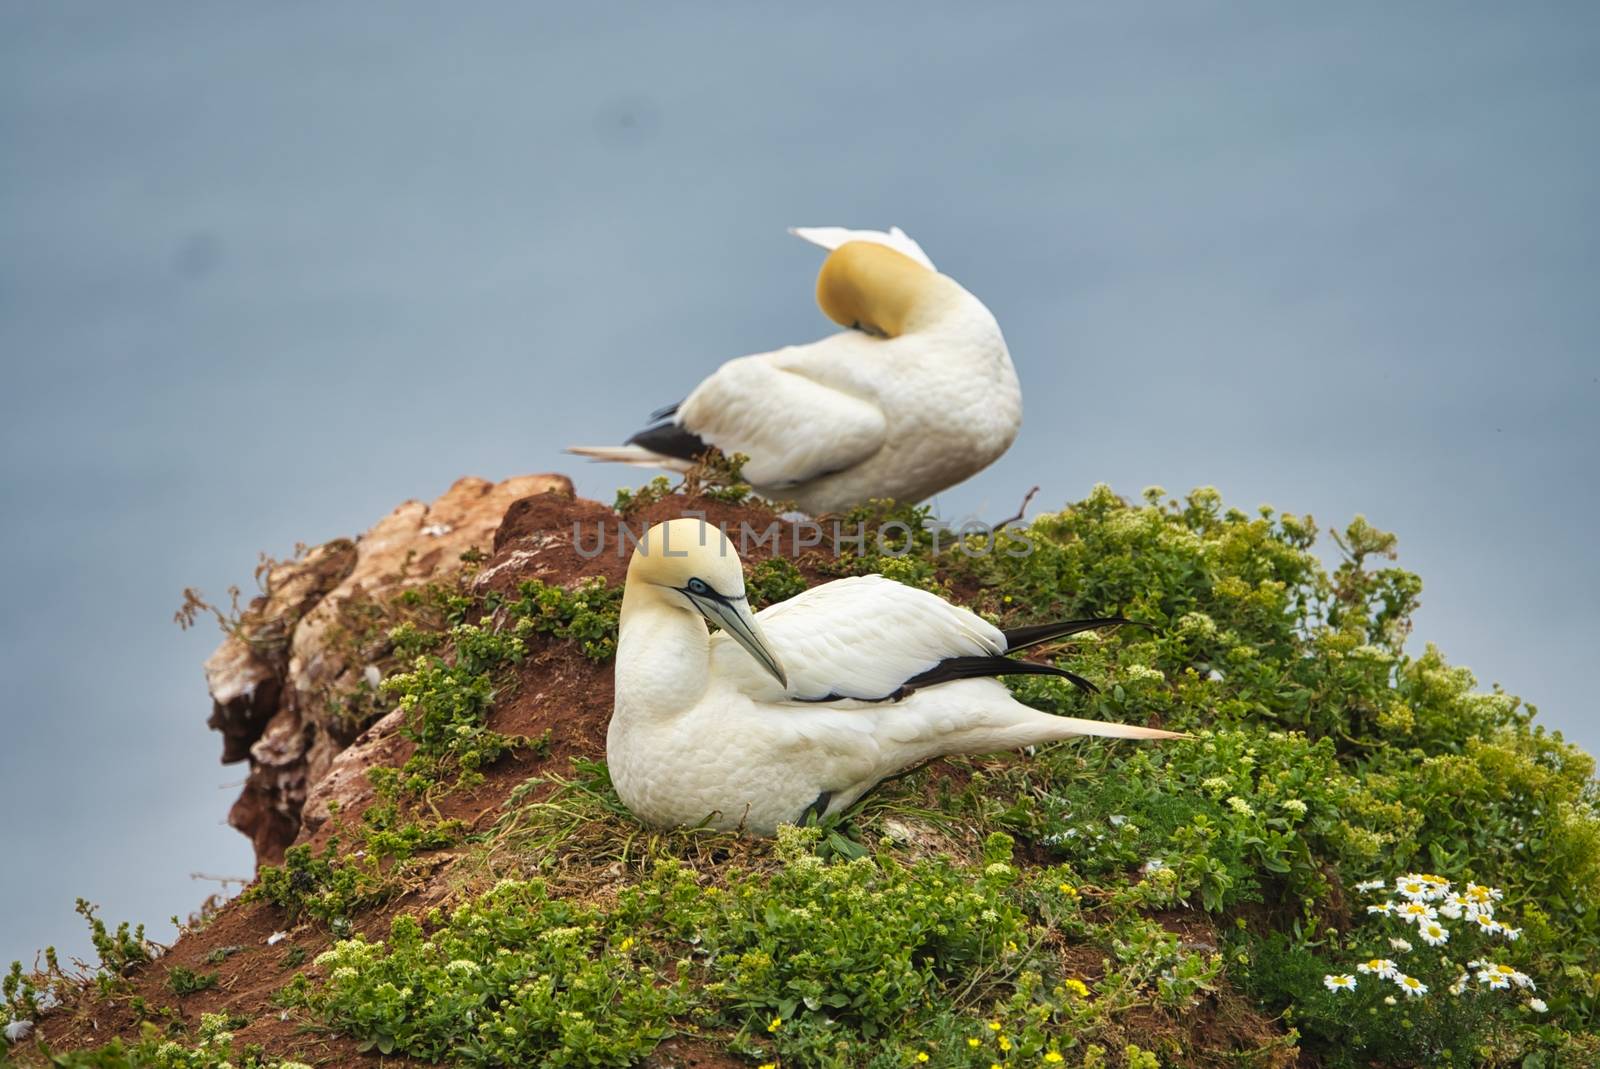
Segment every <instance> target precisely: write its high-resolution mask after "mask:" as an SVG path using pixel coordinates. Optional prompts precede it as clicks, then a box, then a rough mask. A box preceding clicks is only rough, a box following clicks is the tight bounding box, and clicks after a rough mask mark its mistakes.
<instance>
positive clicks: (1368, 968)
mask: <svg viewBox="0 0 1600 1069" xmlns="http://www.w3.org/2000/svg"><path fill="white" fill-rule="evenodd" d="M1356 972H1361V973H1367V974H1368V975H1371V976H1376V977H1378V978H1380V979H1383V980H1393V979H1395V978H1396V977H1397V976H1399V975H1400V966H1398V965H1396V964H1395V963H1394V962H1392V961H1390V960H1389V959H1388V958H1373V959H1372V960H1371V961H1363V962H1362V963H1361V964H1360V965H1357V966H1356Z"/></svg>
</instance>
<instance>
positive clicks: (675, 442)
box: [627, 420, 711, 464]
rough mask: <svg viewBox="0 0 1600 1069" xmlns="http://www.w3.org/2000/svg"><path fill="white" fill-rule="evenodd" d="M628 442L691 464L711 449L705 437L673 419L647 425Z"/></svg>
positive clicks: (658, 454)
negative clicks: (651, 425) (650, 425)
mask: <svg viewBox="0 0 1600 1069" xmlns="http://www.w3.org/2000/svg"><path fill="white" fill-rule="evenodd" d="M627 444H628V445H636V446H640V447H641V448H644V449H648V450H649V451H650V452H652V453H655V454H656V455H657V456H663V457H673V458H674V459H677V460H684V461H688V462H689V463H690V464H698V463H699V462H700V461H701V460H703V459H704V458H705V455H706V454H707V453H708V452H710V450H711V446H710V445H708V444H706V441H705V439H704V438H701V437H700V436H699V435H698V434H695V433H694V432H693V431H691V430H688V429H687V428H685V427H684V426H682V425H681V424H679V423H675V422H673V421H672V420H668V421H666V422H664V423H657V424H656V425H655V426H653V427H646V428H645V429H644V430H642V431H640V432H639V433H638V434H636V435H634V436H633V437H632V438H629V439H628V441H627Z"/></svg>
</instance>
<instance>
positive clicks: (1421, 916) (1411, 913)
mask: <svg viewBox="0 0 1600 1069" xmlns="http://www.w3.org/2000/svg"><path fill="white" fill-rule="evenodd" d="M1395 916H1397V917H1399V918H1400V919H1401V920H1403V921H1415V922H1416V923H1417V924H1423V923H1425V922H1427V921H1431V920H1437V919H1438V917H1439V911H1438V910H1436V909H1434V908H1433V907H1432V906H1430V905H1428V904H1427V903H1426V902H1415V901H1414V902H1402V903H1401V904H1400V908H1399V909H1397V910H1396V911H1395Z"/></svg>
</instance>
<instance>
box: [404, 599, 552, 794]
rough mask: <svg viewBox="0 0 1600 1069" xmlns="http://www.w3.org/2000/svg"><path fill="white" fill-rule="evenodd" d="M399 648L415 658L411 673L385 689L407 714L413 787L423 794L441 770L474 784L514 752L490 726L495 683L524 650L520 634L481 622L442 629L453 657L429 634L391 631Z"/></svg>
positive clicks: (408, 769) (407, 771)
mask: <svg viewBox="0 0 1600 1069" xmlns="http://www.w3.org/2000/svg"><path fill="white" fill-rule="evenodd" d="M392 637H393V639H394V641H395V644H396V646H397V647H398V648H400V649H401V650H403V651H406V652H408V653H414V654H415V657H414V659H413V660H412V662H411V671H409V672H402V673H398V674H396V675H392V676H390V677H389V678H388V679H385V680H384V681H383V686H384V689H385V690H387V691H388V692H389V693H391V694H393V695H395V696H396V697H397V698H398V703H397V706H398V708H400V709H402V710H404V711H405V713H406V724H405V727H404V728H403V731H404V733H405V734H406V736H407V737H408V738H410V739H412V740H413V741H414V742H415V743H416V744H417V746H416V750H415V752H414V753H413V754H412V756H411V758H410V759H409V760H408V761H407V762H406V765H405V774H406V776H407V777H408V778H409V779H410V781H411V785H412V786H413V787H415V788H418V789H426V788H427V786H429V785H430V784H432V783H435V782H438V781H439V780H440V779H441V778H442V777H443V776H444V775H445V774H446V773H449V772H454V773H455V775H456V777H457V782H463V781H464V782H468V783H471V782H476V781H477V780H478V779H479V778H480V770H481V769H483V768H484V767H486V766H487V765H489V764H492V763H493V762H494V761H495V760H496V759H498V758H499V757H500V756H501V755H502V754H504V753H505V752H507V751H508V750H510V749H511V747H512V740H511V739H509V738H508V737H507V736H505V735H503V734H501V733H500V732H497V731H494V730H492V729H490V728H489V726H488V718H489V711H490V709H491V708H492V707H493V705H494V699H495V689H496V678H497V676H498V675H499V674H500V673H501V672H502V671H504V670H505V669H507V668H509V667H510V666H511V665H514V664H516V663H517V662H519V661H521V660H522V658H523V656H524V655H525V654H526V652H527V647H526V645H525V643H524V641H523V638H522V636H520V635H518V634H515V633H512V632H507V631H503V630H500V629H498V628H495V627H492V626H487V625H482V624H457V625H455V626H454V627H452V628H451V629H450V630H449V632H447V638H448V641H449V645H450V649H451V651H452V656H451V657H449V658H446V657H444V656H442V655H440V654H439V653H436V652H424V651H431V650H435V649H437V648H438V646H439V643H438V641H437V639H436V638H434V637H432V636H430V635H429V633H428V632H423V631H415V630H404V629H400V630H396V631H395V632H394V633H393V635H392Z"/></svg>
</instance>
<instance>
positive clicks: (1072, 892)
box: [1056, 883, 1078, 898]
mask: <svg viewBox="0 0 1600 1069" xmlns="http://www.w3.org/2000/svg"><path fill="white" fill-rule="evenodd" d="M1056 890H1058V891H1060V892H1061V893H1062V894H1064V895H1066V896H1067V897H1068V898H1077V897H1078V889H1077V888H1076V887H1074V886H1072V884H1070V883H1063V884H1059V885H1057V887H1056Z"/></svg>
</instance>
